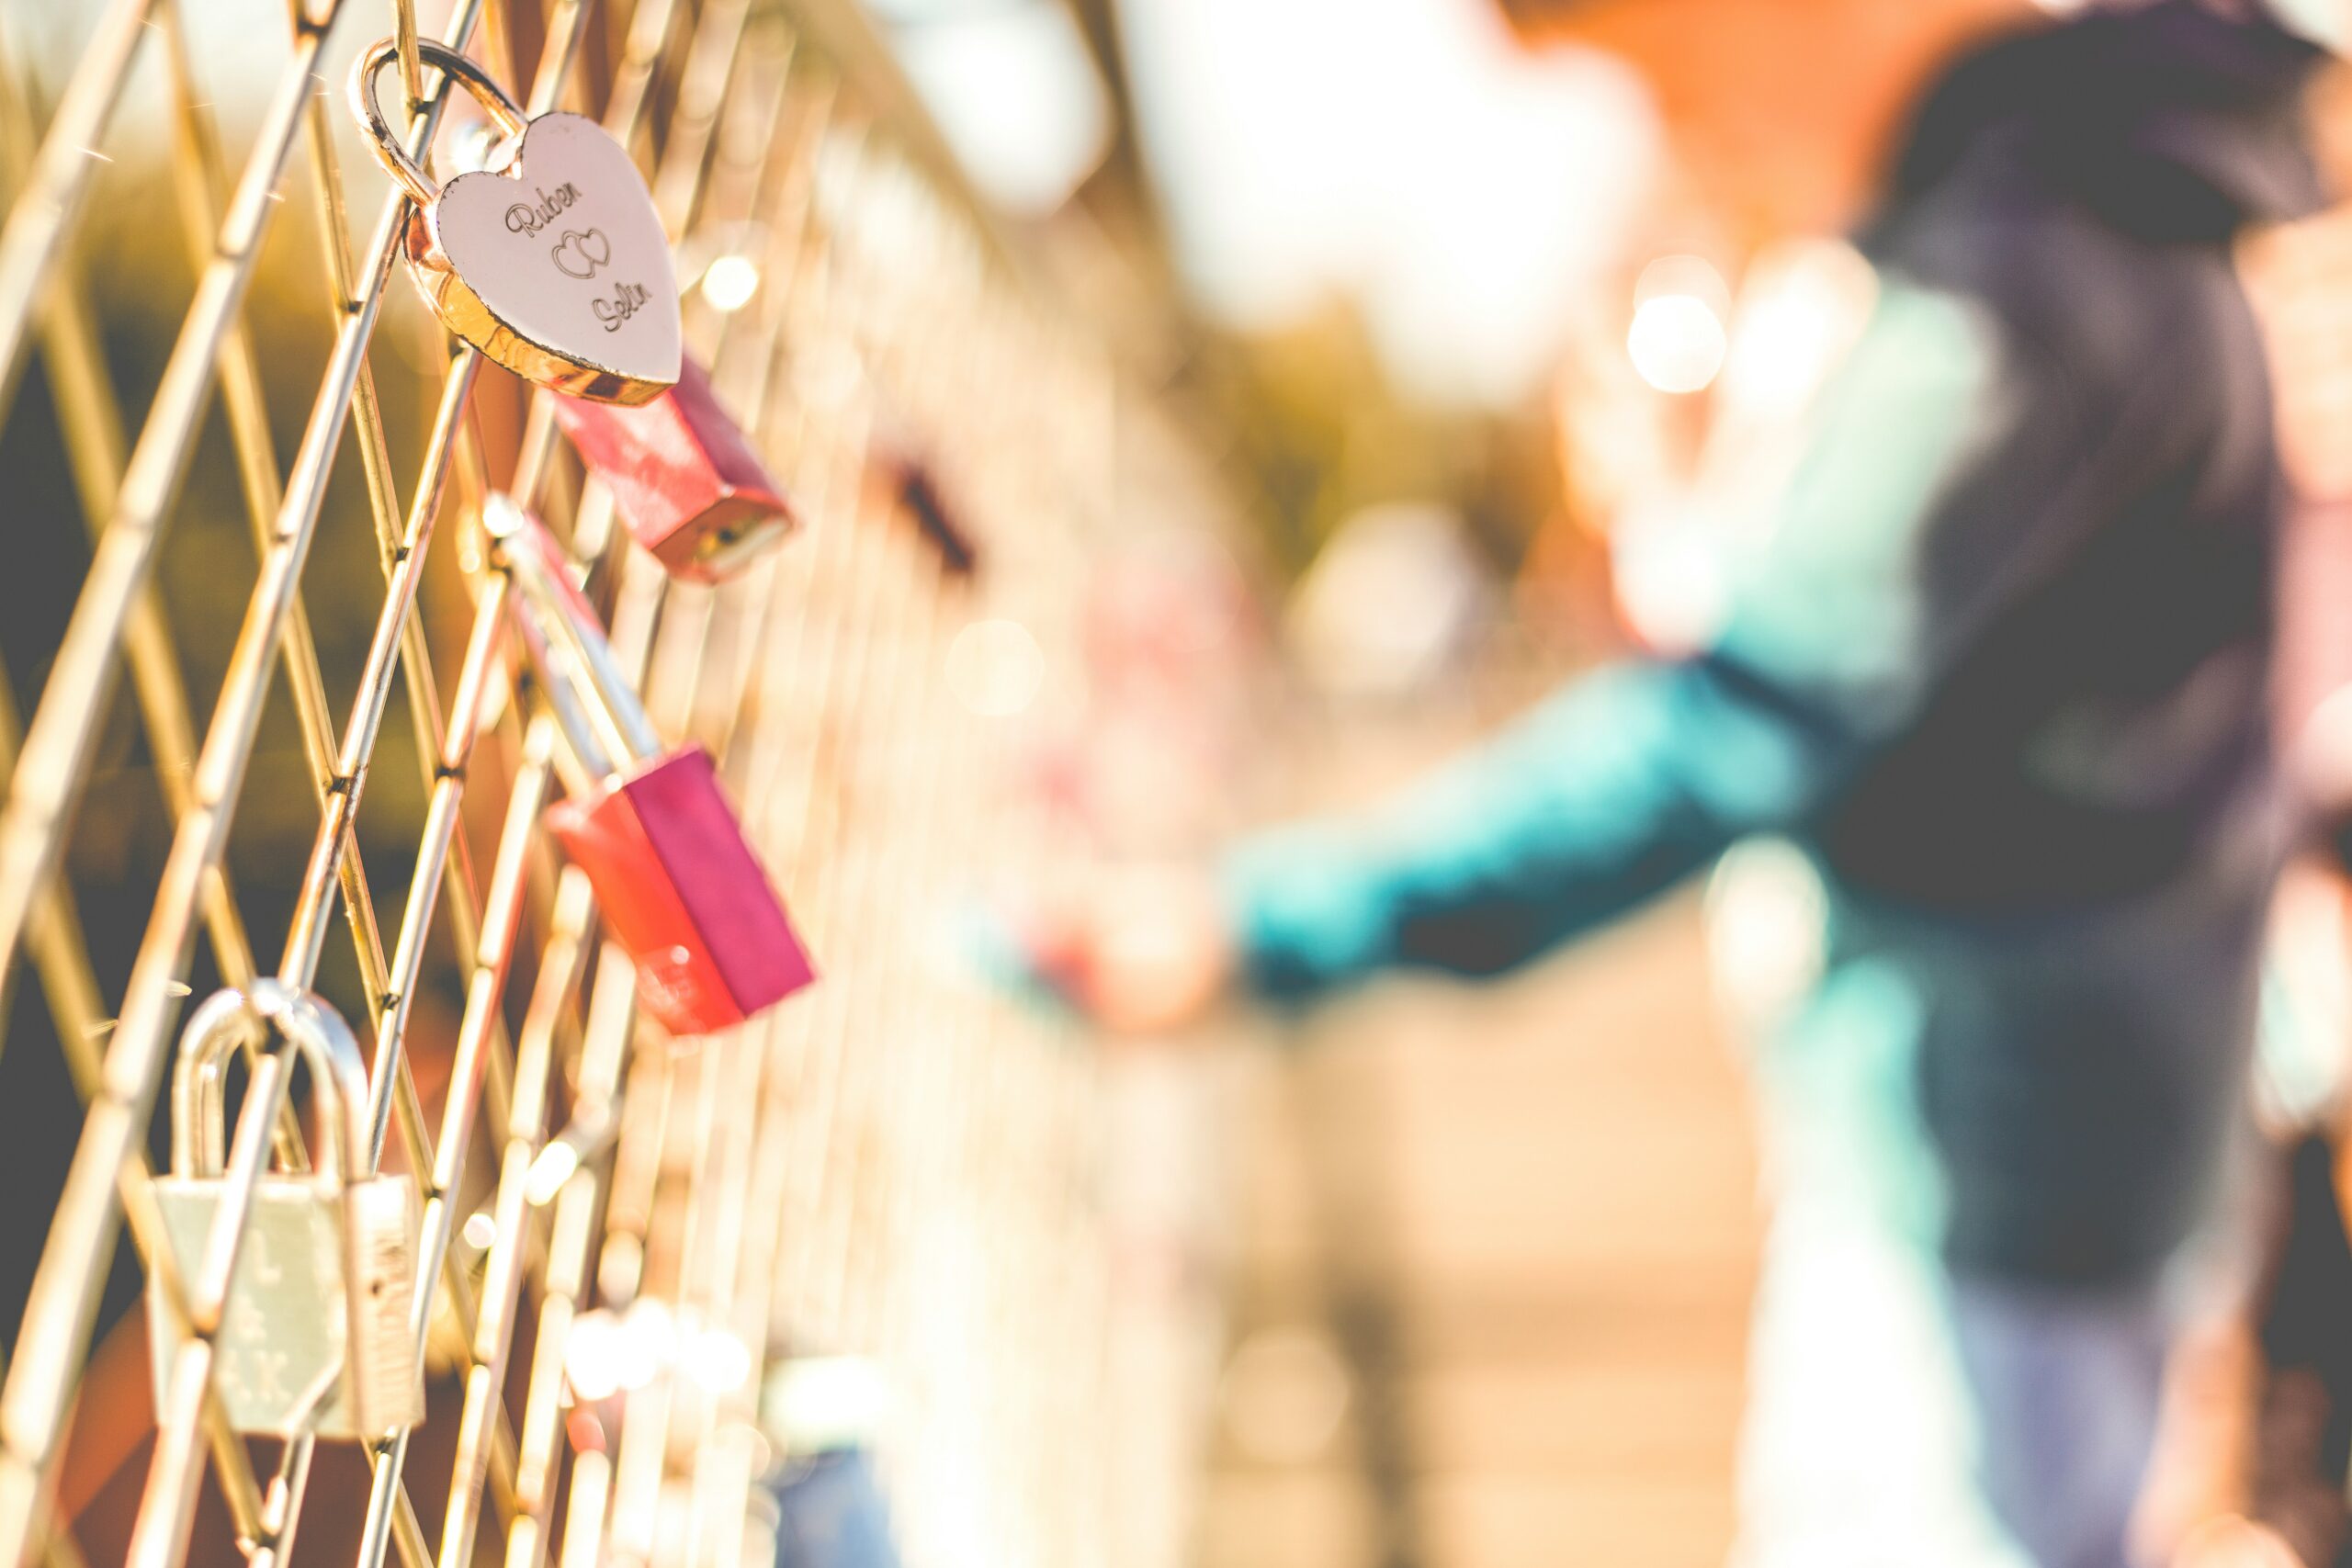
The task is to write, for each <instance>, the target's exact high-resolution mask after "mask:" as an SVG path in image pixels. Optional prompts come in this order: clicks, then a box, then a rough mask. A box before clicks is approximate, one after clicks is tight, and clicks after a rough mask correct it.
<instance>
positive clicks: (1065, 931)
mask: <svg viewBox="0 0 2352 1568" xmlns="http://www.w3.org/2000/svg"><path fill="white" fill-rule="evenodd" d="M1009 919H1010V922H1011V925H1012V932H1013V936H1014V940H1015V941H1016V942H1018V944H1019V945H1020V947H1021V949H1022V954H1023V964H1024V966H1025V967H1026V969H1027V971H1028V973H1029V975H1030V976H1031V977H1032V978H1034V979H1035V980H1036V981H1038V982H1040V983H1042V984H1043V985H1045V986H1046V987H1047V988H1049V989H1050V990H1052V991H1053V992H1054V993H1055V994H1056V995H1057V996H1059V997H1060V998H1063V999H1064V1000H1066V1001H1068V1002H1069V1003H1070V1005H1071V1006H1073V1007H1075V1008H1077V1009H1078V1010H1080V1011H1082V1012H1084V1013H1085V1014H1086V1015H1087V1016H1088V1017H1090V1018H1091V1019H1092V1020H1093V1021H1095V1022H1096V1023H1098V1024H1100V1025H1101V1026H1102V1027H1103V1028H1104V1029H1106V1030H1108V1031H1110V1032H1114V1033H1117V1034H1128V1035H1146V1034H1160V1033H1166V1032H1170V1031H1174V1030H1178V1029H1182V1028H1183V1027H1185V1026H1186V1025H1188V1024H1191V1023H1193V1022H1196V1021H1199V1020H1200V1019H1201V1018H1202V1017H1203V1016H1204V1014H1206V1013H1207V1012H1208V1011H1209V1010H1210V1009H1212V1008H1213V1007H1215V1006H1216V1003H1217V1002H1218V1000H1219V999H1220V998H1222V997H1223V996H1224V994H1225V991H1226V988H1227V986H1228V985H1229V983H1230V981H1231V978H1232V973H1233V965H1234V957H1233V947H1232V937H1231V934H1230V933H1229V932H1228V931H1227V927H1226V917H1225V912H1224V909H1223V907H1222V905H1221V904H1220V902H1219V900H1218V898H1217V896H1216V884H1215V882H1214V880H1213V879H1212V878H1211V877H1210V876H1209V875H1208V874H1205V873H1204V872H1201V871H1198V870H1193V869H1179V868H1173V867H1159V866H1154V867H1137V868H1128V869H1123V870H1117V871H1108V872H1103V873H1099V874H1092V875H1090V876H1087V877H1085V878H1083V879H1082V880H1081V881H1080V882H1079V883H1078V884H1076V885H1075V886H1070V887H1067V888H1064V889H1062V890H1060V891H1058V892H1057V893H1055V894H1053V895H1049V896H1046V897H1040V898H1037V899H1035V901H1033V902H1032V903H1031V905H1030V906H1029V907H1028V908H1023V909H1019V910H1015V911H1013V912H1012V913H1011V914H1010V916H1009Z"/></svg>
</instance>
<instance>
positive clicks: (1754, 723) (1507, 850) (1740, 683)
mask: <svg viewBox="0 0 2352 1568" xmlns="http://www.w3.org/2000/svg"><path fill="white" fill-rule="evenodd" d="M1835 750H1837V748H1835V747H1834V746H1825V745H1824V744H1822V741H1821V738H1820V737H1817V736H1815V735H1814V734H1812V733H1810V732H1809V730H1808V728H1807V725H1806V724H1805V722H1804V719H1803V718H1802V717H1801V716H1798V715H1796V714H1793V713H1792V712H1788V711H1784V710H1782V709H1781V708H1779V707H1777V706H1776V705H1774V704H1773V702H1772V700H1771V698H1770V695H1769V694H1768V693H1767V692H1766V691H1765V690H1764V689H1763V688H1761V687H1759V686H1758V685H1756V684H1755V683H1754V682H1750V681H1747V680H1746V679H1744V678H1743V677H1742V675H1741V673H1740V672H1739V671H1736V670H1735V669H1732V668H1730V667H1728V666H1725V665H1722V664H1720V663H1717V662H1715V661H1713V660H1690V661H1686V662H1677V663H1628V664H1623V665H1619V666H1615V667H1612V668H1610V669H1607V670H1604V671H1599V672H1597V673H1595V674H1592V675H1589V676H1588V677H1586V678H1585V679H1583V680H1581V681H1579V682H1577V683H1576V684H1575V685H1573V686H1571V687H1570V688H1568V689H1567V690H1566V691H1564V692H1562V693H1561V694H1558V695H1556V696H1555V697H1554V698H1552V699H1551V700H1550V701H1549V702H1547V703H1545V704H1544V705H1542V706H1541V707H1539V708H1537V709H1536V710H1534V711H1533V712H1532V713H1531V714H1529V715H1527V716H1525V717H1523V718H1522V719H1521V720H1520V721H1519V722H1518V723H1517V724H1516V725H1514V726H1513V727H1512V728H1510V730H1509V731H1507V732H1506V733H1505V734H1504V735H1502V736H1501V737H1499V738H1498V739H1496V740H1494V741H1492V742H1490V743H1488V744H1487V745H1486V746H1485V747H1483V748H1481V749H1480V750H1478V751H1476V753H1474V754H1473V755H1471V756H1469V757H1467V758H1464V760H1462V761H1458V762H1455V763H1454V764H1453V765H1452V766H1451V767H1449V768H1446V769H1444V770H1443V771H1442V772H1441V773H1438V774H1436V775H1434V776H1433V777H1431V778H1430V779H1429V780H1428V781H1426V782H1425V783H1424V784H1421V785H1420V786H1419V787H1418V788H1416V789H1414V790H1412V791H1410V792H1408V794H1406V795H1402V796H1400V797H1398V798H1397V800H1395V801H1392V802H1391V803H1389V804H1388V805H1387V806H1385V807H1382V808H1381V809H1379V810H1377V811H1374V812H1373V813H1371V814H1369V815H1367V816H1364V817H1362V818H1354V819H1351V820H1348V821H1345V822H1329V823H1309V824H1306V825H1303V826H1299V827H1295V828H1289V829H1279V830H1276V831H1274V832H1271V833H1267V834H1264V835H1261V837H1259V838H1257V839H1255V840H1250V841H1249V842H1248V843H1246V844H1244V845H1243V846H1242V847H1241V848H1239V849H1238V850H1237V851H1236V852H1234V853H1232V854H1231V855H1230V856H1229V857H1228V858H1227V862H1226V864H1225V867H1224V893H1225V897H1226V901H1227V910H1228V912H1229V915H1230V918H1231V920H1232V924H1233V929H1234V931H1235V932H1236V935H1237V942H1238V949H1239V951H1240V953H1242V955H1243V960H1244V964H1245V967H1246V969H1247V972H1248V978H1249V980H1250V984H1251V987H1252V988H1253V989H1255V990H1256V991H1257V992H1259V993H1260V994H1261V995H1263V996H1268V997H1273V998H1304V997H1307V996H1311V995H1314V994H1315V993H1317V992H1320V991H1323V990H1326V989H1329V988H1330V987H1333V986H1335V985H1339V984H1341V983H1343V982H1346V981H1348V980H1351V979H1353V978H1356V977H1358V976H1363V975H1365V974H1368V973H1370V972H1372V971H1374V970H1377V969H1382V968H1386V967H1391V966H1406V965H1418V966H1425V967H1434V968H1439V969H1445V970H1451V971H1453V972H1455V973H1460V974H1470V975H1483V974H1491V973H1495V972H1497V971H1499V970H1502V969H1505V968H1509V967H1510V966H1511V965H1513V964H1519V963H1521V962H1523V961H1525V960H1526V959H1528V958H1530V957H1532V956H1533V955H1534V954H1536V953H1541V952H1543V951H1544V950H1545V949H1546V948H1549V947H1551V946H1552V945H1554V944H1555V943H1557V942H1562V941H1564V940H1566V938H1568V937H1571V936H1574V935H1576V934H1577V932H1579V931H1583V930H1585V929H1587V928H1588V927H1589V926H1591V925H1593V924H1595V923H1597V922H1599V921H1600V920H1603V919H1608V918H1609V917H1611V916H1612V915H1614V914H1617V913H1619V912H1620V911H1622V910H1623V909H1625V908H1629V907H1630V906H1632V905H1634V904H1635V903H1637V902H1639V901H1640V900H1641V899H1643V898H1645V897H1648V896H1650V895H1651V894H1654V893H1656V892H1657V891H1659V890H1660V889H1662V888H1665V887H1667V886H1670V885H1671V884H1673V883H1675V882H1677V881H1679V880H1680V879H1681V878H1682V877H1683V876H1685V875H1687V874H1690V873H1691V872H1692V871H1694V870H1696V869H1697V868H1699V867H1700V866H1702V865H1704V864H1705V863H1707V862H1708V861H1709V860H1711V859H1712V858H1713V856H1715V855H1716V854H1717V853H1719V852H1721V851H1722V850H1723V849H1724V847H1725V846H1726V845H1727V844H1729V843H1730V842H1731V841H1732V840H1734V839H1736V838H1737V837H1739V836H1740V835H1741V834H1743V833H1745V832H1747V831H1749V830H1751V829H1753V828H1755V827H1757V826H1758V825H1759V824H1763V823H1767V822H1771V821H1776V820H1779V819H1781V818H1784V817H1785V816H1786V815H1788V814H1789V813H1791V812H1792V811H1793V810H1796V809H1798V808H1799V807H1801V805H1802V804H1803V803H1804V801H1806V800H1807V799H1809V798H1810V796H1811V795H1812V794H1813V792H1814V791H1815V788H1816V787H1817V786H1818V784H1819V783H1820V781H1821V777H1822V769H1823V765H1824V759H1825V758H1826V757H1827V756H1829V755H1831V754H1832V753H1834V751H1835Z"/></svg>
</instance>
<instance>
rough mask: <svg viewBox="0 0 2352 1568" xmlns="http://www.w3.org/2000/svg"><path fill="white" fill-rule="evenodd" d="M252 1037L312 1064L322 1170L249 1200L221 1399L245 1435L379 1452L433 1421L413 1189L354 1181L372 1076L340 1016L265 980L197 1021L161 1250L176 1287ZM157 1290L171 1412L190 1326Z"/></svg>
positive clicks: (201, 1231)
mask: <svg viewBox="0 0 2352 1568" xmlns="http://www.w3.org/2000/svg"><path fill="white" fill-rule="evenodd" d="M255 1021H260V1022H261V1023H262V1024H264V1025H265V1026H266V1027H270V1028H275V1029H276V1030H277V1031H278V1032H280V1033H282V1034H284V1035H285V1036H286V1038H287V1041H288V1043H290V1044H291V1045H292V1046H293V1048H294V1049H295V1050H296V1051H297V1052H298V1053H300V1056H301V1058H302V1060H304V1061H305V1062H308V1063H309V1064H310V1067H311V1078H312V1080H313V1082H314V1083H315V1084H316V1086H317V1088H316V1091H315V1092H316V1093H317V1096H318V1104H319V1122H320V1125H321V1128H322V1132H323V1134H324V1142H325V1145H326V1149H327V1151H328V1157H327V1159H326V1161H325V1163H324V1164H323V1165H322V1168H320V1169H318V1170H316V1171H310V1172H292V1171H271V1172H268V1173H266V1174H265V1175H264V1176H263V1177H262V1178H261V1179H260V1182H259V1184H258V1185H257V1186H256V1187H255V1188H254V1195H253V1207H252V1209H251V1211H250V1212H249V1213H248V1216H247V1218H246V1222H245V1234H244V1236H243V1241H242V1243H241V1245H240V1246H239V1247H238V1251H237V1266H236V1269H235V1271H234V1272H233V1274H232V1276H231V1278H230V1284H229V1293H228V1296H227V1298H226V1301H225V1303H224V1307H223V1310H222V1312H221V1314H220V1327H219V1329H218V1331H217V1332H216V1333H215V1334H214V1336H213V1341H212V1343H213V1352H214V1362H213V1375H212V1382H213V1388H214V1390H215V1392H216V1393H219V1395H220V1403H221V1405H222V1408H223V1409H224V1410H225V1411H226V1412H227V1415H228V1417H229V1424H230V1426H232V1427H234V1428H235V1429H236V1430H238V1431H241V1432H254V1433H266V1434H270V1435H273V1436H277V1437H291V1436H293V1435H295V1434H296V1433H299V1432H302V1431H305V1430H307V1431H310V1432H312V1433H314V1434H316V1435H317V1436H319V1437H322V1438H353V1439H361V1440H366V1439H372V1438H380V1437H382V1436H383V1435H385V1434H386V1433H388V1432H390V1431H394V1430H397V1429H398V1428H400V1427H410V1426H413V1425H415V1424H416V1423H417V1422H419V1421H421V1420H423V1419H424V1365H423V1363H422V1361H421V1360H420V1359H419V1358H418V1356H417V1353H416V1351H417V1347H416V1335H415V1333H414V1331H413V1329H412V1328H411V1327H410V1321H409V1312H410V1307H411V1304H412V1303H413V1298H414V1295H415V1286H416V1279H415V1269H416V1245H417V1201H416V1188H415V1185H414V1183H413V1182H412V1181H411V1180H410V1179H408V1178H407V1177H404V1176H383V1175H372V1176H363V1175H359V1174H357V1173H358V1170H359V1168H360V1164H361V1162H362V1161H364V1160H365V1158H366V1151H367V1149H368V1066H367V1063H366V1061H365V1059H364V1058H363V1057H362V1056H361V1055H360V1051H359V1043H358V1042H357V1041H356V1040H355V1039H353V1038H352V1034H351V1030H350V1027H349V1026H348V1025H347V1024H345V1022H344V1021H343V1020H342V1018H341V1017H340V1016H338V1015H337V1014H336V1012H335V1010H334V1009H333V1008H331V1007H329V1006H327V1005H326V1004H325V1003H324V1002H322V1001H320V1000H318V999H317V998H314V997H311V996H308V995H305V994H304V993H302V992H300V991H298V990H295V989H294V988H292V987H288V986H285V985H282V984H280V983H278V982H277V981H275V980H256V981H254V982H253V984H252V985H250V986H249V987H246V988H245V989H244V990H243V991H239V990H224V991H220V992H218V993H216V994H215V995H214V996H212V997H210V998H208V999H207V1000H206V1001H205V1002H204V1004H203V1005H202V1006H201V1007H199V1008H198V1009H197V1010H196V1012H195V1014H194V1016H192V1017H191V1018H190V1019H189V1020H188V1025H187V1032H186V1033H184V1034H183V1035H182V1036H181V1038H180V1051H179V1063H178V1066H177V1068H176V1070H175V1076H174V1077H173V1080H172V1106H171V1115H172V1171H171V1174H170V1175H169V1176H161V1177H158V1178H156V1179H155V1201H156V1204H157V1206H158V1207H159V1208H160V1209H161V1210H162V1212H163V1219H164V1235H165V1236H166V1237H167V1238H168V1240H169V1242H170V1245H171V1249H172V1256H173V1258H174V1260H175V1263H176V1265H177V1268H178V1271H179V1273H180V1276H181V1277H182V1278H183V1279H187V1278H190V1277H192V1276H193V1275H194V1274H195V1273H196V1269H197V1265H198V1262H199V1260H200V1259H201V1258H203V1255H204V1247H205V1242H206V1237H207V1235H208V1234H209V1231H210V1229H211V1226H212V1220H213V1215H214V1213H215V1212H216V1211H217V1210H218V1208H219V1207H220V1201H221V1198H222V1195H223V1192H224V1190H225V1182H224V1179H223V1175H222V1151H223V1145H224V1142H225V1137H226V1131H225V1128H224V1126H223V1122H222V1094H221V1083H222V1078H223V1077H224V1076H225V1074H226V1072H227V1069H228V1065H229V1058H230V1057H231V1056H232V1055H235V1054H236V1052H237V1049H238V1047H239V1046H240V1045H241V1044H243V1041H244V1039H245V1032H246V1031H247V1030H248V1029H249V1028H250V1027H251V1026H252V1025H253V1024H254V1022H255ZM149 1290H150V1298H151V1299H150V1300H149V1302H148V1306H147V1323H148V1333H149V1348H150V1355H151V1359H152V1360H153V1366H154V1372H155V1407H156V1408H157V1409H158V1410H161V1409H163V1408H164V1404H165V1397H164V1395H165V1385H166V1382H167V1381H168V1379H169V1377H170V1373H171V1368H172V1363H173V1358H174V1353H175V1351H176V1349H177V1348H178V1347H179V1344H180V1342H181V1341H180V1332H181V1331H180V1329H179V1328H178V1326H177V1325H178V1323H179V1321H180V1320H179V1316H178V1314H177V1313H176V1312H175V1310H174V1309H173V1306H172V1303H167V1302H165V1301H163V1300H161V1299H160V1297H159V1295H158V1292H160V1290H161V1285H160V1283H157V1282H153V1281H151V1283H150V1286H149Z"/></svg>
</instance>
